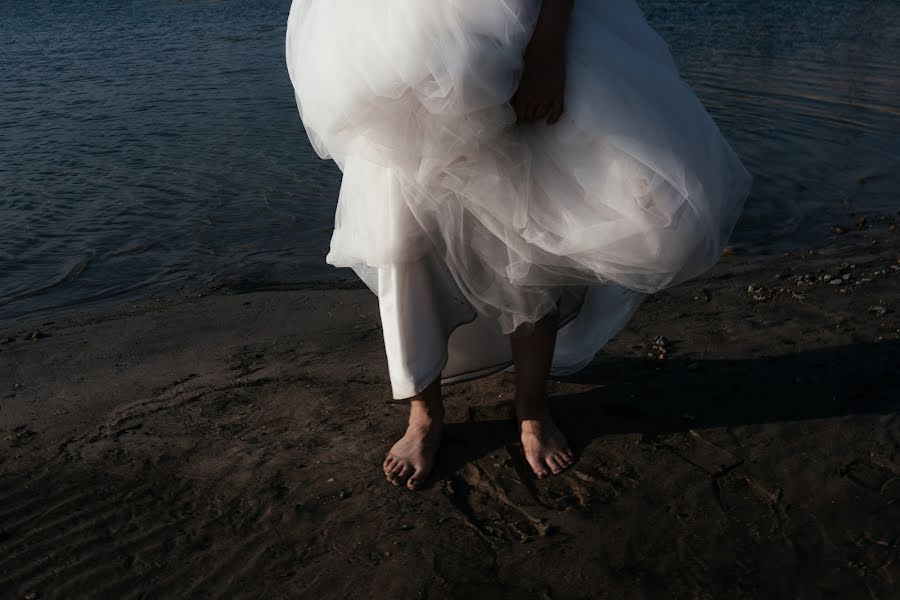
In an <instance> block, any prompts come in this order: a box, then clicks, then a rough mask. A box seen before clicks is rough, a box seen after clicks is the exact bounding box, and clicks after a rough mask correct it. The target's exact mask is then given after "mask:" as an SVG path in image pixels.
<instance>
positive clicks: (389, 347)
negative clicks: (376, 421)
mask: <svg viewBox="0 0 900 600" xmlns="http://www.w3.org/2000/svg"><path fill="white" fill-rule="evenodd" d="M377 277H378V290H379V293H380V297H379V309H380V314H381V323H382V328H383V333H384V345H385V351H386V354H387V359H388V372H389V375H390V380H391V387H392V391H393V396H394V398H409V397H411V396H414V395H416V394H417V393H419V392H420V391H422V390H423V389H424V388H425V387H427V386H428V384H430V383H431V382H433V381H434V380H435V379H436V378H437V377H438V376H440V377H441V380H442V382H443V383H444V384H450V383H457V382H461V381H467V380H470V379H474V378H476V377H481V376H484V375H490V374H491V373H496V372H497V371H501V370H504V369H509V368H510V365H511V364H512V353H511V348H510V345H509V336H508V335H506V334H504V333H503V332H502V331H501V330H500V327H499V326H498V324H497V323H496V322H495V321H492V320H491V319H487V318H485V317H483V316H479V315H478V314H477V313H476V312H475V311H474V310H473V309H472V307H471V306H470V305H469V304H468V302H467V301H466V300H465V297H464V296H463V294H462V293H461V292H460V290H459V288H458V287H457V286H456V283H455V282H454V281H453V279H452V277H451V276H450V273H449V271H448V270H447V269H446V267H445V266H444V265H443V264H441V261H440V259H439V258H437V257H435V256H434V254H427V255H426V256H425V257H423V258H422V259H421V260H418V261H414V262H407V263H401V264H398V265H394V266H391V267H385V268H381V269H379V270H378V273H377ZM567 292H568V293H564V294H563V295H562V297H561V298H560V307H559V308H560V323H561V325H562V327H561V328H560V330H559V332H558V335H557V343H556V350H555V352H554V356H553V366H552V369H551V372H552V373H553V374H554V375H569V374H572V373H575V372H577V371H580V370H581V369H582V368H584V367H585V366H587V364H588V363H589V362H590V361H591V359H592V358H593V357H594V355H595V354H596V353H597V351H598V350H599V349H600V348H601V347H603V345H604V344H606V342H608V341H609V340H610V338H612V337H613V336H614V335H615V334H616V333H617V332H618V331H619V330H620V329H621V328H622V327H624V326H625V324H626V323H628V321H629V319H630V318H631V316H632V314H633V313H634V311H635V310H636V309H637V307H638V306H640V304H641V302H642V301H643V300H644V299H645V298H646V296H647V295H646V294H643V293H640V292H635V291H633V290H629V289H627V288H624V287H622V286H620V285H616V284H597V285H593V286H590V287H588V288H579V289H576V288H573V289H571V290H567Z"/></svg>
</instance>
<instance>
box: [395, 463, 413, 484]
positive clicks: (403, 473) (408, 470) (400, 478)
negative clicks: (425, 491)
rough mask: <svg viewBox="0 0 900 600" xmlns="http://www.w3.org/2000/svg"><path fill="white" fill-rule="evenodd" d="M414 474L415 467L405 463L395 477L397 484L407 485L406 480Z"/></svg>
mask: <svg viewBox="0 0 900 600" xmlns="http://www.w3.org/2000/svg"><path fill="white" fill-rule="evenodd" d="M412 474H413V468H412V467H411V466H410V465H403V468H402V469H400V472H399V473H397V475H396V476H395V477H394V479H395V480H396V481H397V485H406V480H407V479H409V476H410V475H412Z"/></svg>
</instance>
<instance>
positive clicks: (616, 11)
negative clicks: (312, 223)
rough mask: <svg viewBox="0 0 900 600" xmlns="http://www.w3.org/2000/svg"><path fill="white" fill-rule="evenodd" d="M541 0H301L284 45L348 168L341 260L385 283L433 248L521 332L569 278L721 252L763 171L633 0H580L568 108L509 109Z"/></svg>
mask: <svg viewBox="0 0 900 600" xmlns="http://www.w3.org/2000/svg"><path fill="white" fill-rule="evenodd" d="M539 7H540V1H539V0H442V1H441V2H423V1H421V0H364V1H363V0H294V2H293V5H292V7H291V12H290V17H289V21H288V30H287V48H286V50H287V62H288V68H289V73H290V77H291V80H292V82H293V85H294V88H295V91H296V99H297V104H298V107H299V109H300V113H301V116H302V119H303V123H304V125H305V127H306V130H307V132H308V134H309V137H310V139H311V141H312V143H313V146H314V147H315V149H316V151H317V152H318V153H319V155H320V156H322V157H323V158H327V157H330V158H333V159H334V160H335V162H336V163H337V164H338V165H339V166H340V168H341V169H342V171H343V174H344V179H343V184H342V188H341V194H340V198H339V202H338V207H337V215H336V221H335V229H334V234H333V237H332V240H331V250H330V253H329V254H328V257H327V260H328V262H329V263H331V264H333V265H336V266H344V267H352V268H354V269H355V270H356V271H357V273H359V274H360V275H361V276H362V277H363V279H364V280H365V281H366V282H367V283H368V284H369V286H370V287H372V289H373V290H374V291H375V292H376V293H378V277H377V272H378V269H379V268H386V267H389V266H391V265H397V264H402V263H410V262H413V261H416V260H421V258H422V257H423V256H424V255H425V254H426V253H428V252H434V253H436V254H437V255H438V256H440V258H441V259H442V261H443V263H444V264H445V265H446V267H447V268H448V270H449V272H450V273H451V274H452V276H453V278H454V279H455V281H456V284H457V285H458V286H459V289H460V290H461V292H462V293H463V294H464V296H465V299H466V300H467V301H468V303H469V304H471V306H472V307H473V308H474V309H475V310H476V311H477V313H478V314H479V315H481V316H483V317H485V318H488V319H490V320H492V321H494V322H496V323H498V324H499V326H500V328H501V329H502V331H504V332H506V333H508V332H511V331H513V330H514V329H516V328H517V327H518V326H519V325H520V324H522V323H528V322H532V321H535V320H537V319H538V318H540V317H541V316H542V315H544V314H545V313H546V312H547V311H548V310H549V309H550V308H552V307H553V306H554V303H555V302H556V301H557V300H558V299H559V293H560V292H559V290H560V289H561V288H565V287H567V286H587V285H592V284H603V283H615V284H618V285H620V286H623V287H624V288H628V289H630V290H634V291H637V292H646V293H651V292H655V291H658V290H660V289H662V288H665V287H667V286H671V285H674V284H677V283H679V282H682V281H684V280H686V279H689V278H693V277H696V276H697V275H700V274H701V273H703V272H705V271H706V270H708V269H709V268H710V267H712V266H713V265H714V264H715V262H716V261H717V260H718V258H719V256H720V255H721V252H722V249H723V247H724V246H725V244H726V243H727V241H728V238H729V236H730V234H731V231H732V229H733V227H734V225H735V223H736V221H737V219H738V217H739V215H740V213H741V210H742V207H743V204H744V201H745V198H746V197H747V194H748V191H749V187H750V182H751V178H750V176H749V174H748V173H747V171H746V170H745V169H744V168H743V166H742V165H741V163H740V161H739V160H738V158H737V157H736V155H735V154H734V152H732V150H731V148H730V147H729V146H728V144H727V142H726V141H725V140H724V139H723V137H722V135H721V134H720V132H719V130H718V128H717V127H716V125H715V123H714V122H713V121H712V119H711V118H710V117H709V115H708V114H707V112H706V111H705V110H704V108H703V106H702V105H701V104H700V102H699V101H698V100H697V98H696V97H695V95H694V93H693V92H692V90H691V89H690V88H689V87H688V86H687V85H686V84H685V83H684V82H683V81H682V80H681V78H680V77H679V75H678V72H677V70H676V67H675V65H674V63H673V61H672V58H671V56H670V55H669V51H668V49H667V47H666V45H665V43H664V42H663V41H662V40H661V38H660V37H659V36H658V35H657V34H656V33H655V32H654V31H653V29H652V28H650V26H649V25H648V24H647V23H646V21H645V20H644V18H643V16H642V15H641V13H640V10H639V8H638V7H637V5H636V4H635V3H634V2H633V0H604V1H602V2H599V1H598V2H593V1H590V0H588V1H583V2H581V1H580V2H576V3H575V9H574V13H573V15H572V20H571V28H570V34H569V42H568V48H567V60H566V68H567V87H566V111H565V114H564V116H563V119H562V120H561V121H560V122H559V123H557V124H556V125H553V126H547V125H545V124H534V125H516V124H515V115H514V113H513V110H512V108H511V107H510V106H509V99H510V97H511V96H512V94H513V93H514V91H515V89H516V85H517V81H518V78H519V76H520V74H521V69H522V54H523V50H524V48H525V45H526V44H527V42H528V40H529V38H530V34H531V30H532V28H533V27H534V23H535V19H536V17H537V12H538V9H539Z"/></svg>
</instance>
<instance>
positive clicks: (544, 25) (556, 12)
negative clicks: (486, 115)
mask: <svg viewBox="0 0 900 600" xmlns="http://www.w3.org/2000/svg"><path fill="white" fill-rule="evenodd" d="M573 2H574V0H543V2H542V3H541V13H540V15H539V16H538V20H537V24H536V25H535V28H534V33H533V34H532V35H531V41H530V42H529V44H528V47H527V48H526V49H525V57H524V58H525V64H524V69H523V71H522V79H521V80H520V81H519V88H518V89H517V90H516V93H515V94H513V97H512V100H510V104H511V105H512V107H513V109H514V110H515V111H516V117H517V118H518V121H519V122H526V123H532V122H534V121H538V120H540V119H547V124H549V125H552V124H553V123H556V122H557V121H558V120H559V118H560V116H562V114H563V110H564V108H565V107H564V102H565V98H564V96H565V87H566V35H567V32H568V29H569V17H570V16H571V14H572V6H573Z"/></svg>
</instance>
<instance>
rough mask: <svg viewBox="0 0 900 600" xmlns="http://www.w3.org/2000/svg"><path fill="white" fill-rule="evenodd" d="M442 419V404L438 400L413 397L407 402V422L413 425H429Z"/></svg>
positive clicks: (440, 421)
mask: <svg viewBox="0 0 900 600" xmlns="http://www.w3.org/2000/svg"><path fill="white" fill-rule="evenodd" d="M443 421H444V404H443V402H441V401H440V400H437V401H434V400H420V399H414V400H411V401H410V403H409V422H410V424H411V425H412V424H415V425H431V424H434V423H442V422H443Z"/></svg>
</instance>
